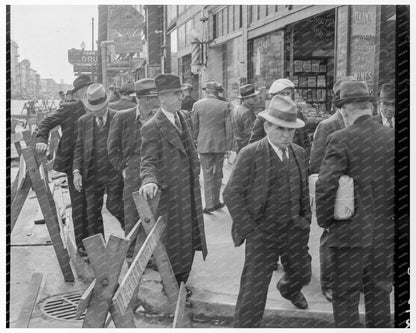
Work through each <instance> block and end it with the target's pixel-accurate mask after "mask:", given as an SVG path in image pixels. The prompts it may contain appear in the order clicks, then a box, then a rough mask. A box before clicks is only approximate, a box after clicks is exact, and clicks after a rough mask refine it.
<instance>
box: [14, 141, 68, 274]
mask: <svg viewBox="0 0 416 333" xmlns="http://www.w3.org/2000/svg"><path fill="white" fill-rule="evenodd" d="M22 154H23V156H24V158H25V160H26V164H27V167H28V169H29V175H30V179H31V181H32V186H33V189H34V190H35V192H36V196H37V198H38V201H39V205H40V208H41V209H42V214H43V216H44V218H45V222H46V226H47V228H48V231H49V235H50V237H51V240H52V244H53V247H54V250H55V253H56V256H57V258H58V262H59V266H60V267H61V270H62V273H63V275H64V279H65V281H66V282H73V281H74V274H73V273H72V269H71V266H70V263H69V255H68V252H67V251H66V249H65V248H64V245H63V240H62V238H61V235H60V230H59V228H58V223H59V222H58V217H57V213H56V207H55V203H54V201H53V198H52V199H51V198H50V197H49V196H50V192H49V188H48V187H47V186H45V183H44V182H43V181H42V180H41V179H40V174H39V169H38V166H37V163H36V161H35V156H34V155H33V150H32V148H31V147H28V148H25V149H23V150H22ZM48 195H49V196H48Z"/></svg>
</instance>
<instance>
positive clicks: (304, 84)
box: [299, 76, 308, 88]
mask: <svg viewBox="0 0 416 333" xmlns="http://www.w3.org/2000/svg"><path fill="white" fill-rule="evenodd" d="M299 87H300V88H307V87H308V78H307V77H306V76H299Z"/></svg>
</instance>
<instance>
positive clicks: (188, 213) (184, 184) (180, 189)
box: [140, 74, 207, 285]
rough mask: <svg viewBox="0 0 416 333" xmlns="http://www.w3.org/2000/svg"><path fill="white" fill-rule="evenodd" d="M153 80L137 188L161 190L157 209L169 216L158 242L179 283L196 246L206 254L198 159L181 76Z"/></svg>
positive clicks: (185, 277)
mask: <svg viewBox="0 0 416 333" xmlns="http://www.w3.org/2000/svg"><path fill="white" fill-rule="evenodd" d="M155 84H156V90H157V91H158V94H159V101H160V109H159V110H158V111H157V112H156V114H155V115H154V116H153V117H152V118H151V119H150V120H149V121H148V122H147V123H145V124H144V125H143V127H142V130H141V133H142V145H141V149H140V152H141V165H140V176H141V179H142V187H141V188H140V193H141V194H142V195H144V197H145V198H153V196H154V195H155V194H156V192H157V191H158V190H160V191H161V197H160V202H159V208H158V215H164V216H166V217H167V227H166V230H165V232H164V234H163V236H162V242H163V243H164V245H165V246H166V250H167V253H168V256H169V259H170V262H171V264H172V269H173V272H174V274H175V277H176V280H177V282H178V285H179V284H180V283H181V282H184V283H186V281H187V280H188V277H189V273H190V271H191V266H192V262H193V258H194V255H195V251H202V255H203V258H204V260H205V258H206V255H207V247H206V240H205V230H204V220H203V215H202V203H201V189H200V185H199V160H198V154H197V152H196V149H195V146H194V142H193V139H192V134H191V131H190V129H189V126H188V124H187V122H186V121H185V115H184V113H183V112H182V111H181V101H182V90H181V83H180V79H179V77H178V76H176V75H173V74H161V75H158V76H157V77H156V78H155Z"/></svg>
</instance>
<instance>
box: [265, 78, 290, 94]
mask: <svg viewBox="0 0 416 333" xmlns="http://www.w3.org/2000/svg"><path fill="white" fill-rule="evenodd" d="M287 88H290V89H294V88H295V84H294V83H293V82H292V81H290V80H288V79H279V80H276V81H274V82H273V83H272V85H271V86H270V89H269V94H270V95H275V94H277V93H278V92H280V91H282V90H285V89H287Z"/></svg>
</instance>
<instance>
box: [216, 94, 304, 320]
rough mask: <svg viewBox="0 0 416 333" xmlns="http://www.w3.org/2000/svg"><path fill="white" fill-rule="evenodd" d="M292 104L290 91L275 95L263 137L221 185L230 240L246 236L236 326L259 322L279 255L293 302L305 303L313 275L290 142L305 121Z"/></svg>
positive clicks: (297, 162) (298, 163) (298, 169)
mask: <svg viewBox="0 0 416 333" xmlns="http://www.w3.org/2000/svg"><path fill="white" fill-rule="evenodd" d="M296 109H297V108H296V104H295V103H294V102H293V101H292V100H291V99H290V98H289V97H287V96H279V95H277V96H275V97H273V99H272V101H271V102H270V105H269V107H268V109H267V110H266V111H263V112H261V116H262V117H264V118H265V119H266V122H265V124H264V128H265V131H266V137H265V138H263V139H261V140H260V141H257V142H255V143H252V144H250V145H248V146H247V147H245V148H243V149H242V150H241V151H240V153H239V154H238V156H237V160H236V162H235V167H234V170H233V171H232V173H231V176H230V179H229V181H228V183H227V185H226V188H225V190H224V194H223V195H224V201H225V203H226V205H227V207H228V209H229V211H230V214H231V217H232V220H233V224H232V231H231V232H232V238H233V241H234V245H235V246H240V245H241V244H242V243H243V242H244V241H246V249H245V262H244V268H243V272H242V275H241V281H240V291H239V294H238V299H237V304H236V310H235V317H234V326H235V327H260V325H261V321H262V317H263V313H264V307H265V304H266V298H267V291H268V287H269V284H270V280H271V277H272V274H273V267H274V264H275V263H276V262H277V261H278V259H279V257H280V259H281V262H282V265H283V268H284V271H285V273H284V275H283V277H282V278H281V279H280V280H279V282H278V283H277V286H276V287H277V289H278V290H279V292H280V294H281V295H282V297H284V298H286V299H288V300H290V301H291V302H292V304H293V305H294V306H295V307H297V308H299V309H306V308H307V307H308V302H307V300H306V298H305V297H304V295H303V294H302V292H301V289H302V287H303V286H305V285H307V284H308V283H309V282H310V279H311V256H310V255H309V253H308V250H309V248H308V240H309V232H310V221H311V214H310V205H309V193H308V183H307V164H306V156H305V150H304V149H303V148H302V147H300V146H298V145H296V144H293V143H292V140H293V135H294V132H295V128H301V127H302V126H304V125H305V123H304V122H303V121H302V120H300V119H298V118H297V110H296Z"/></svg>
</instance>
